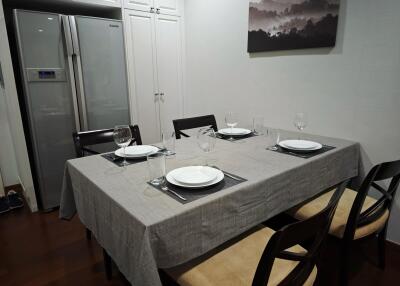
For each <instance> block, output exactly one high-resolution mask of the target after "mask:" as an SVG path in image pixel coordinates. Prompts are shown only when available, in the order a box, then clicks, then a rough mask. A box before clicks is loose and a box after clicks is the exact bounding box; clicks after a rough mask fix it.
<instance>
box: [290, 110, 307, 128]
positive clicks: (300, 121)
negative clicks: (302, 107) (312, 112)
mask: <svg viewBox="0 0 400 286" xmlns="http://www.w3.org/2000/svg"><path fill="white" fill-rule="evenodd" d="M293 124H294V126H295V127H296V128H297V129H298V130H299V131H300V132H302V131H303V130H304V129H305V128H306V127H307V124H308V117H307V113H304V112H298V113H296V115H295V116H294V120H293Z"/></svg>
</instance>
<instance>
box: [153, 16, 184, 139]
mask: <svg viewBox="0 0 400 286" xmlns="http://www.w3.org/2000/svg"><path fill="white" fill-rule="evenodd" d="M155 22H156V25H155V27H156V50H157V71H158V88H159V91H160V103H161V104H160V107H161V108H160V118H161V128H162V130H164V131H167V132H171V129H172V120H174V119H178V118H181V117H182V113H183V112H182V109H183V107H182V106H183V102H182V101H183V99H182V51H181V49H182V47H181V45H182V43H181V19H180V18H179V17H174V16H168V15H156V17H155Z"/></svg>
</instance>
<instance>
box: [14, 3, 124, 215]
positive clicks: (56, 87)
mask: <svg viewBox="0 0 400 286" xmlns="http://www.w3.org/2000/svg"><path fill="white" fill-rule="evenodd" d="M14 21H15V28H16V37H17V44H18V53H19V61H20V70H21V74H22V79H23V89H24V100H25V108H26V112H27V118H28V126H29V133H30V134H29V136H30V140H29V141H30V142H31V145H32V150H33V159H34V160H33V161H34V167H35V174H36V181H37V183H38V184H37V185H38V186H37V187H38V188H39V190H38V191H37V195H39V196H40V200H39V202H41V206H42V209H45V210H46V209H51V208H54V207H57V206H59V203H60V195H61V194H60V192H61V187H62V179H63V171H64V166H65V162H66V160H68V159H71V158H74V157H75V149H74V143H73V140H72V133H73V132H74V131H82V130H98V129H104V128H113V127H114V126H115V125H118V124H129V122H130V115H129V102H128V100H129V99H128V89H127V85H128V84H127V75H126V61H125V48H124V39H123V30H122V29H123V28H122V22H121V21H118V20H112V19H101V18H92V17H84V16H67V15H60V14H52V13H44V12H35V11H26V10H14Z"/></svg>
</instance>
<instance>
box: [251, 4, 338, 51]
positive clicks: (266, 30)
mask: <svg viewBox="0 0 400 286" xmlns="http://www.w3.org/2000/svg"><path fill="white" fill-rule="evenodd" d="M339 2H340V0H250V8H249V9H250V10H249V36H248V52H249V53H255V52H265V51H277V50H292V49H307V48H318V47H334V46H335V43H336V31H337V24H338V17H339V4H340V3H339Z"/></svg>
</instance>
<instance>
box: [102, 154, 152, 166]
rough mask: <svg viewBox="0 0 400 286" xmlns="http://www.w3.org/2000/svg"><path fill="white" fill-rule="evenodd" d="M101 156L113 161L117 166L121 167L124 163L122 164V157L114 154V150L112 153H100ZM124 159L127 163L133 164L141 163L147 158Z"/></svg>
mask: <svg viewBox="0 0 400 286" xmlns="http://www.w3.org/2000/svg"><path fill="white" fill-rule="evenodd" d="M101 157H103V158H104V159H106V160H107V161H110V162H111V163H114V164H115V165H117V166H118V167H123V166H124V165H123V164H122V162H123V161H124V158H122V157H119V156H117V155H115V154H114V152H112V153H106V154H102V155H101ZM126 161H127V162H128V165H133V164H137V163H142V162H146V161H147V158H146V157H144V158H137V159H128V158H127V159H126Z"/></svg>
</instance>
